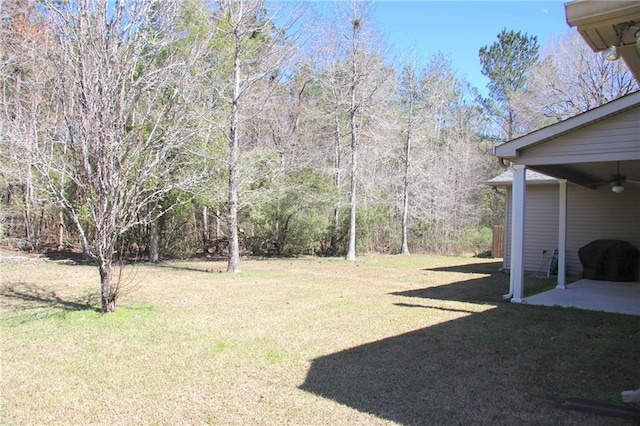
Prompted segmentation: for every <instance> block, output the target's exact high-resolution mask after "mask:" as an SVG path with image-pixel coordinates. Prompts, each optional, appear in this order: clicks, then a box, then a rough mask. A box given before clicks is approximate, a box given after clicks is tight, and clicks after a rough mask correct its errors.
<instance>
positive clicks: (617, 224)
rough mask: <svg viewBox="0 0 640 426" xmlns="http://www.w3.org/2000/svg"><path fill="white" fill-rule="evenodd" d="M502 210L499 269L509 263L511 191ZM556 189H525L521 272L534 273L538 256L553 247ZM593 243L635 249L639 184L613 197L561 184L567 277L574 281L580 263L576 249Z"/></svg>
mask: <svg viewBox="0 0 640 426" xmlns="http://www.w3.org/2000/svg"><path fill="white" fill-rule="evenodd" d="M506 189H507V199H506V203H505V205H506V208H505V229H506V231H505V257H504V267H505V268H506V269H510V265H511V263H510V260H511V259H510V258H511V194H512V191H511V187H507V188H506ZM558 197H559V195H558V185H527V205H526V212H525V215H526V216H525V252H524V268H525V270H526V271H529V272H537V271H538V269H539V268H540V264H541V263H542V259H543V256H542V251H543V250H547V253H548V254H549V253H551V252H552V251H553V250H554V249H556V248H557V246H558V215H559V200H558ZM598 239H619V240H624V241H627V242H629V243H630V244H632V245H633V246H635V247H637V248H638V249H640V185H633V184H631V183H627V184H626V185H625V191H624V192H622V193H620V194H616V193H614V192H613V191H611V190H609V189H608V188H606V187H603V188H599V189H598V190H591V189H588V188H584V187H581V186H578V185H574V184H571V183H569V184H567V253H566V260H567V274H568V275H569V276H579V275H580V274H581V273H582V264H581V263H580V259H579V258H578V250H579V249H580V247H583V246H585V245H586V244H588V243H590V242H591V241H594V240H598Z"/></svg>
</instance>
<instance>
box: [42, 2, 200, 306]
mask: <svg viewBox="0 0 640 426" xmlns="http://www.w3.org/2000/svg"><path fill="white" fill-rule="evenodd" d="M43 8H44V13H45V15H46V17H47V20H48V22H50V23H51V25H52V26H53V27H54V32H55V35H56V37H57V46H56V50H55V51H53V52H51V55H50V60H51V61H52V65H53V66H54V67H55V69H56V70H57V82H56V83H57V84H56V89H57V90H56V93H55V98H54V101H55V107H56V116H57V118H58V121H57V123H56V126H55V127H54V128H51V129H49V133H50V134H49V137H47V138H43V139H42V140H41V143H40V148H41V149H40V152H39V154H38V167H39V169H40V171H41V173H42V174H43V176H47V177H48V184H49V189H50V191H51V192H52V193H53V194H54V195H55V196H56V198H57V200H58V202H59V203H60V204H61V205H62V206H63V207H64V208H65V209H66V210H67V212H68V213H69V215H70V217H71V219H72V221H73V222H74V223H75V225H76V227H77V230H78V232H79V234H80V235H81V237H82V239H83V240H84V244H85V246H86V247H87V249H88V253H89V255H90V256H91V257H92V258H93V259H95V261H96V263H97V265H98V269H99V272H100V284H101V302H102V311H103V312H105V313H106V312H113V311H114V310H115V308H116V300H117V298H118V292H119V289H120V285H119V284H120V283H119V281H118V279H117V278H116V277H114V274H113V271H112V270H113V260H114V253H115V250H116V241H117V239H118V237H119V236H120V235H122V234H123V233H124V232H126V231H127V230H129V229H131V228H132V227H134V226H135V225H137V224H140V223H148V222H151V221H153V220H154V217H156V216H158V215H161V214H163V213H164V212H165V211H166V210H167V209H171V208H172V206H171V205H169V206H164V208H163V209H161V210H158V207H159V206H160V201H161V200H162V199H163V198H164V197H165V196H166V195H167V194H168V193H169V192H170V191H172V190H173V189H175V188H177V187H187V186H189V185H190V184H191V183H193V182H194V181H195V180H197V178H198V176H199V173H198V172H197V170H194V169H193V168H190V169H189V170H185V168H184V167H182V166H183V164H184V163H185V162H186V161H187V160H188V158H187V155H186V151H185V145H186V144H187V143H188V141H189V140H190V139H191V137H192V130H191V129H192V126H191V125H190V124H192V123H190V121H189V119H190V118H191V117H189V116H188V114H187V113H186V111H185V107H186V105H185V104H184V102H183V92H185V91H187V90H188V88H189V87H190V85H189V73H188V72H187V69H188V67H189V65H190V64H189V60H190V59H191V55H190V54H188V55H185V54H184V52H181V51H180V49H178V48H177V43H178V41H179V40H180V39H181V38H183V37H184V34H181V33H180V32H179V31H177V30H176V27H175V23H176V22H177V21H178V17H179V15H180V12H181V10H180V2H177V1H166V2H149V1H143V2H120V1H115V2H114V1H110V0H92V1H86V2H73V3H70V4H67V3H61V2H54V1H51V2H45V3H44V4H43ZM61 183H64V186H63V187H61ZM176 202H179V200H176Z"/></svg>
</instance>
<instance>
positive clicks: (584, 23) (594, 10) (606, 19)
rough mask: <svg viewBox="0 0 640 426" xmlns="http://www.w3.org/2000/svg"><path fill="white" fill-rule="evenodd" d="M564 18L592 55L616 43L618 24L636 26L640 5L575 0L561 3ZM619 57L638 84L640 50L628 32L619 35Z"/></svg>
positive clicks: (629, 1)
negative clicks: (620, 44)
mask: <svg viewBox="0 0 640 426" xmlns="http://www.w3.org/2000/svg"><path fill="white" fill-rule="evenodd" d="M564 7H565V16H566V18H567V24H569V26H570V27H577V28H578V32H579V33H580V35H581V36H582V38H583V39H584V40H585V41H586V42H587V44H588V45H589V46H590V47H591V49H592V50H593V51H594V52H601V51H603V50H605V49H607V48H609V47H611V46H612V45H614V44H616V42H617V40H618V29H617V28H619V25H620V24H624V23H627V22H631V23H635V25H636V26H640V1H637V0H634V1H631V0H627V1H608V0H606V1H603V0H575V1H571V2H568V3H565V5H564ZM621 41H622V46H620V47H619V49H618V50H619V51H620V56H621V57H622V59H623V60H624V61H625V62H626V63H627V65H628V66H629V69H630V70H631V72H632V73H633V75H634V76H635V78H636V80H637V81H638V82H640V50H638V49H637V48H636V45H635V43H636V40H635V38H634V37H633V34H629V32H628V31H626V32H624V33H623V38H622V40H621Z"/></svg>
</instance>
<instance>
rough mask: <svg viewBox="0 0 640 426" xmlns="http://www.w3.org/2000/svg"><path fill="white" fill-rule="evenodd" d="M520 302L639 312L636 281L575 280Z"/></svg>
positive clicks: (639, 301) (639, 300)
mask: <svg viewBox="0 0 640 426" xmlns="http://www.w3.org/2000/svg"><path fill="white" fill-rule="evenodd" d="M522 303H524V304H528V305H541V306H562V307H565V308H577V309H587V310H590V311H601V312H610V313H619V314H627V315H640V284H638V283H633V282H629V283H621V282H611V281H594V280H579V281H576V282H574V283H571V284H567V285H566V287H565V288H563V289H562V288H554V289H553V290H549V291H545V292H543V293H539V294H535V295H533V296H529V297H525V298H524V299H523V300H522Z"/></svg>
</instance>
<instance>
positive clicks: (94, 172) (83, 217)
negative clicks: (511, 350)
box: [0, 0, 638, 312]
mask: <svg viewBox="0 0 640 426" xmlns="http://www.w3.org/2000/svg"><path fill="white" fill-rule="evenodd" d="M276 6H279V7H276ZM373 7H375V4H371V3H366V2H356V1H353V2H349V3H347V2H337V3H336V4H335V10H334V14H333V16H329V17H328V16H326V15H321V14H318V13H317V11H316V10H315V9H314V6H313V3H305V2H300V3H282V4H278V3H272V2H265V1H262V0H218V1H205V0H180V1H179V0H169V1H163V2H156V1H145V0H140V1H120V0H89V1H82V2H76V1H61V0H7V1H5V2H3V3H2V4H1V5H0V43H1V45H0V88H1V90H2V94H1V98H0V114H1V115H0V144H1V153H0V182H1V184H2V186H1V190H2V203H1V210H0V214H1V215H2V222H1V223H2V228H1V229H0V231H1V234H2V239H3V241H4V244H5V245H6V244H10V245H13V246H16V247H19V248H22V249H26V250H33V251H43V250H74V251H79V252H80V251H81V252H82V253H83V255H84V256H85V257H86V259H88V260H91V261H93V262H94V263H95V264H96V265H97V267H98V269H99V272H100V280H101V296H102V309H103V311H104V312H111V311H113V310H115V304H116V300H117V296H118V292H119V291H120V282H119V280H118V278H117V274H114V262H116V261H117V260H118V259H120V258H123V257H124V258H131V257H140V258H144V259H148V260H150V261H158V260H160V259H161V258H168V257H190V256H196V255H199V256H203V255H204V256H220V257H224V258H226V259H227V262H228V270H229V271H233V272H239V271H240V270H241V256H242V255H243V254H252V255H277V256H292V255H300V254H313V255H341V256H345V257H346V259H349V260H353V259H355V258H356V253H363V252H373V251H376V252H386V253H410V252H416V251H421V252H437V253H460V252H466V253H469V252H473V253H478V252H481V251H484V250H486V248H487V246H488V243H489V239H490V235H491V231H490V227H491V226H492V225H494V224H498V223H499V222H500V221H501V214H502V203H503V200H502V198H501V195H500V194H496V193H494V192H492V191H491V190H490V189H489V188H487V187H485V186H484V185H483V184H482V182H483V181H485V180H487V179H489V178H490V177H492V175H494V174H496V173H498V172H500V166H499V165H498V164H497V162H496V161H495V159H493V158H492V157H491V156H489V155H487V153H486V152H487V150H488V149H489V148H491V147H492V146H493V145H495V144H497V143H501V142H503V141H505V140H509V139H512V138H514V137H517V136H519V135H522V134H525V133H527V132H529V131H532V130H534V129H536V128H539V127H542V126H545V125H548V124H551V123H553V122H556V121H558V120H561V119H564V118H567V117H570V116H572V115H575V114H578V113H580V112H583V111H586V110H588V109H590V108H593V107H594V106H597V105H601V104H603V103H606V102H608V101H610V100H613V99H615V98H617V97H619V96H622V95H624V94H626V93H629V92H632V91H635V90H637V89H638V86H637V83H636V82H635V81H634V80H633V78H632V76H631V75H630V73H629V72H628V70H626V68H624V65H623V64H621V63H611V62H606V61H603V60H602V59H601V58H600V57H599V56H598V55H595V54H593V53H592V52H590V51H589V50H588V48H587V47H586V45H585V44H584V43H582V42H581V40H580V39H579V36H578V35H577V34H576V33H568V34H567V35H566V36H564V37H562V38H560V39H558V40H554V41H553V43H552V46H547V47H545V46H543V47H542V48H541V47H540V46H538V43H537V38H536V37H535V36H534V35H527V34H522V33H520V32H517V31H514V30H509V31H507V30H506V29H505V30H504V31H502V32H501V33H500V34H498V37H497V41H496V42H495V43H494V44H492V45H490V46H485V47H483V48H481V49H480V51H479V61H480V63H481V65H482V67H483V73H484V74H485V75H486V76H487V77H488V78H489V79H490V82H491V83H490V84H489V86H488V96H487V97H486V98H485V97H483V96H482V95H481V94H480V92H479V91H478V89H477V88H475V87H473V86H472V85H470V84H469V82H467V81H465V80H464V79H463V78H461V77H460V76H459V72H458V70H456V69H455V68H454V66H453V64H452V62H451V60H450V59H449V58H447V57H446V56H444V55H442V54H437V55H434V56H433V57H431V58H427V61H426V62H420V61H418V60H415V59H407V60H404V61H396V62H392V61H391V60H390V58H391V55H392V53H393V52H392V49H390V48H389V47H388V46H385V45H384V43H383V42H382V41H381V40H382V36H381V34H380V33H379V32H378V30H377V29H376V28H375V25H374V23H373V20H372V19H371V8H373ZM545 48H546V49H545ZM566 52H570V53H571V54H566Z"/></svg>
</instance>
